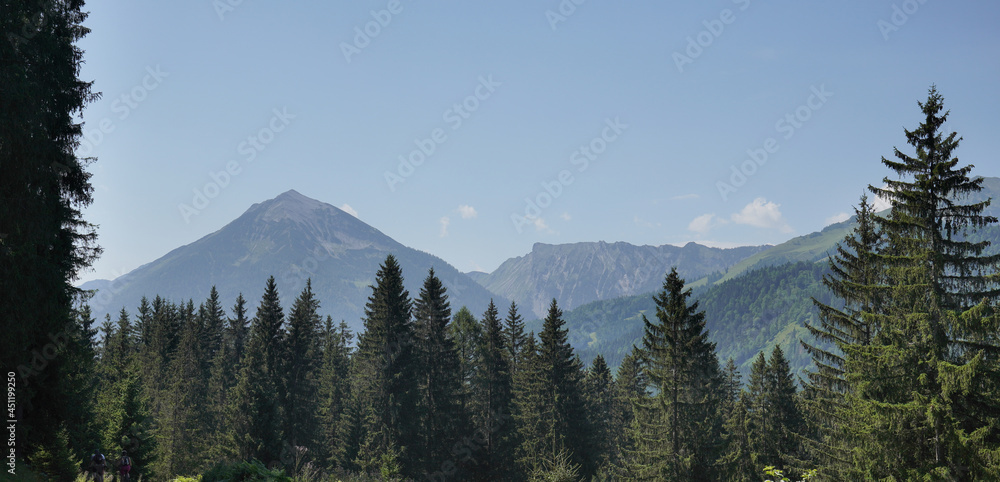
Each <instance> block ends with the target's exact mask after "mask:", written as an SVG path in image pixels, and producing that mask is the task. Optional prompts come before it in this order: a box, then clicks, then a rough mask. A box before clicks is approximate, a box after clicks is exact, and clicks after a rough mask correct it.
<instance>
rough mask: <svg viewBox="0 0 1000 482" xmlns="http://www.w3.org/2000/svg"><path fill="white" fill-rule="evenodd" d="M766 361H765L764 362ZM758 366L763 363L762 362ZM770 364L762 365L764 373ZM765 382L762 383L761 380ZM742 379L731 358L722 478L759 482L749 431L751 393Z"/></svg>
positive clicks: (724, 407)
mask: <svg viewBox="0 0 1000 482" xmlns="http://www.w3.org/2000/svg"><path fill="white" fill-rule="evenodd" d="M760 359H762V358H760ZM757 363H760V362H759V361H758V362H757ZM765 367H766V364H763V365H759V366H758V369H759V370H763V369H764V368H765ZM761 380H762V379H761ZM741 387H742V375H741V374H740V371H739V368H738V367H737V366H736V362H734V361H733V359H732V358H731V357H730V358H729V360H727V361H726V366H725V368H724V369H723V375H722V389H723V396H724V398H723V401H722V406H721V409H720V412H721V414H722V417H723V420H724V422H723V453H722V456H720V458H719V462H718V466H719V478H720V480H727V481H743V480H750V479H756V478H757V477H758V476H759V475H760V470H758V469H757V467H756V466H755V465H754V463H753V456H752V455H751V452H752V449H751V447H750V438H749V432H748V429H749V428H750V426H749V425H748V421H749V413H748V412H749V408H748V401H749V398H750V397H749V393H748V392H747V391H745V390H743V389H742V388H741Z"/></svg>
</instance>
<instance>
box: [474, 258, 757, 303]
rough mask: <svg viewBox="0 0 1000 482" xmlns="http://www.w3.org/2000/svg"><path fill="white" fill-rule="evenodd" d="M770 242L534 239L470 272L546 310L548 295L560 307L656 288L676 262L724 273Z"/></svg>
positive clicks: (682, 269) (691, 270)
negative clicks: (490, 268)
mask: <svg viewBox="0 0 1000 482" xmlns="http://www.w3.org/2000/svg"><path fill="white" fill-rule="evenodd" d="M766 248H768V246H747V247H740V248H733V249H720V248H709V247H706V246H702V245H699V244H695V243H688V244H687V245H685V246H683V247H680V246H673V245H663V246H635V245H632V244H629V243H622V242H619V243H605V242H603V241H601V242H596V243H574V244H560V245H551V244H542V243H536V244H535V245H534V247H533V248H532V250H531V253H528V254H527V255H525V256H521V257H517V258H511V259H509V260H507V261H505V262H504V263H503V264H501V265H500V267H499V268H497V269H496V271H494V272H492V273H490V274H483V273H477V274H475V276H474V278H473V279H475V280H476V281H478V282H479V283H481V284H482V285H483V286H484V287H486V288H487V289H488V290H490V291H491V292H493V293H496V294H498V295H500V296H503V297H506V298H508V299H512V300H514V301H516V302H517V303H518V305H520V306H521V307H522V308H523V309H524V310H525V311H528V310H530V311H531V312H532V313H534V314H535V316H538V317H543V316H545V313H546V310H547V309H548V306H549V302H550V301H551V300H552V298H555V299H556V300H558V301H559V306H560V307H561V308H562V309H564V310H569V309H573V308H575V307H577V306H581V305H584V304H587V303H590V302H592V301H595V300H603V299H609V298H618V297H621V296H630V295H635V294H639V293H647V292H651V291H655V290H657V289H659V288H660V286H661V285H662V284H663V279H664V276H665V275H666V273H667V271H668V270H670V268H671V267H673V266H676V267H677V270H678V272H679V273H680V275H681V276H682V277H685V278H686V279H690V280H697V279H700V278H702V277H705V276H709V275H712V274H713V273H720V274H721V273H723V272H725V271H726V270H727V269H728V268H729V267H730V266H733V265H735V264H736V263H738V262H739V261H741V260H743V259H744V258H747V257H748V256H751V255H753V254H756V253H758V252H760V251H762V250H764V249H766Z"/></svg>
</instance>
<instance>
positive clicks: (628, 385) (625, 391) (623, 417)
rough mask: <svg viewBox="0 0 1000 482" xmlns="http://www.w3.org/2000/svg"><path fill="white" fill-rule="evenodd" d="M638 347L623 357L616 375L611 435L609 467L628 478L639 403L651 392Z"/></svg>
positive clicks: (622, 476) (613, 471) (615, 472)
mask: <svg viewBox="0 0 1000 482" xmlns="http://www.w3.org/2000/svg"><path fill="white" fill-rule="evenodd" d="M637 352H638V350H637V349H636V347H635V346H633V347H632V348H631V349H630V350H629V352H628V354H626V355H625V357H624V358H622V363H621V365H620V366H619V367H618V373H617V375H616V376H615V394H614V408H613V415H614V419H613V420H614V422H613V430H614V432H613V434H612V438H611V442H610V443H611V450H612V454H611V458H610V463H609V466H610V468H611V472H612V473H613V474H614V475H616V476H617V478H625V477H627V474H628V472H627V470H626V465H627V464H626V461H627V459H628V456H629V454H630V453H631V452H632V451H633V450H634V449H635V444H634V443H633V442H634V439H633V438H632V430H631V427H632V424H633V423H634V422H635V410H634V406H635V405H640V404H641V402H642V400H643V399H645V398H646V397H647V396H648V394H647V392H646V387H647V385H648V383H647V381H646V378H645V376H644V375H643V373H642V366H641V364H640V361H639V356H638V353H637Z"/></svg>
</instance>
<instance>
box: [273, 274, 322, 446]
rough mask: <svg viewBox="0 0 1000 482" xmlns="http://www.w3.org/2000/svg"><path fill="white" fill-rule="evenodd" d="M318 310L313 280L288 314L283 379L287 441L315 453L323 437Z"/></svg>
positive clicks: (307, 283)
mask: <svg viewBox="0 0 1000 482" xmlns="http://www.w3.org/2000/svg"><path fill="white" fill-rule="evenodd" d="M318 310H319V301H318V300H317V299H316V297H315V295H314V294H313V291H312V280H311V279H308V280H306V287H305V288H303V290H302V293H301V294H299V297H298V298H297V299H296V300H295V303H294V304H293V305H292V309H291V311H290V312H289V313H288V332H287V334H286V336H285V343H284V357H283V358H284V360H283V370H284V374H285V375H284V377H282V380H283V382H284V383H283V387H282V388H283V391H284V397H283V399H282V403H283V410H282V413H283V419H284V430H283V433H284V436H285V441H286V442H287V443H288V444H289V445H290V446H291V447H305V448H306V449H308V450H309V451H310V452H314V453H315V452H316V451H317V445H316V440H317V437H318V435H319V434H318V433H317V431H316V429H317V427H318V419H317V411H318V402H319V399H318V388H319V387H318V371H319V368H320V363H321V361H322V355H321V352H320V332H319V330H320V323H321V319H320V317H319V313H317V311H318ZM286 455H288V454H286ZM286 458H287V457H286Z"/></svg>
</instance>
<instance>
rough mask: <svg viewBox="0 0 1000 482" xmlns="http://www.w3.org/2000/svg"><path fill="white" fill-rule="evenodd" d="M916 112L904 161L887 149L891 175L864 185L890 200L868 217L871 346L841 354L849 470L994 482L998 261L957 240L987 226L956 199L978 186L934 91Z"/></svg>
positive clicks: (998, 445)
mask: <svg viewBox="0 0 1000 482" xmlns="http://www.w3.org/2000/svg"><path fill="white" fill-rule="evenodd" d="M919 105H920V107H921V109H922V113H923V115H924V121H923V122H922V123H921V124H920V126H918V127H917V128H916V129H915V130H912V131H910V130H906V131H905V134H906V140H907V143H908V144H910V145H911V146H912V147H913V148H914V150H915V156H911V155H908V154H905V153H903V152H902V151H900V150H899V149H896V150H895V151H894V154H895V157H896V159H894V160H889V159H885V158H883V159H882V163H883V164H884V165H885V166H886V167H888V168H889V169H890V170H892V171H893V172H894V173H895V174H897V175H898V179H892V178H889V177H886V178H885V179H884V182H885V184H886V187H885V188H876V187H873V186H869V189H870V190H871V191H872V192H873V193H875V194H876V195H879V196H880V197H882V198H884V199H887V200H889V201H890V202H891V204H892V211H891V212H890V214H889V215H888V216H887V217H881V216H876V222H877V223H878V225H879V227H880V229H881V231H882V232H883V233H885V236H886V246H885V249H884V250H883V253H881V255H880V259H881V261H882V263H883V264H884V266H885V276H886V285H887V287H888V288H887V292H888V294H889V296H887V297H886V299H884V300H882V301H883V303H884V306H883V307H882V308H881V313H879V316H880V320H881V321H880V327H879V328H880V329H879V331H878V332H877V333H875V334H874V336H873V338H872V340H871V343H870V344H869V345H867V346H865V345H860V344H851V345H848V346H845V347H844V351H845V354H846V357H845V358H846V359H845V368H844V372H845V373H844V377H845V379H846V380H847V381H848V383H849V387H848V390H847V394H846V396H845V404H846V406H847V408H846V410H845V416H844V420H845V423H844V428H845V430H844V431H845V432H846V437H847V438H849V439H850V440H851V442H852V444H853V446H854V447H855V448H854V449H853V450H852V453H851V463H850V465H851V466H852V467H853V468H854V469H855V470H856V472H855V473H854V474H853V475H855V476H859V477H864V478H886V477H896V478H918V477H938V478H945V479H947V478H955V479H984V478H996V477H1000V464H998V463H997V462H996V460H997V456H998V454H1000V436H997V435H996V430H995V429H994V428H993V427H995V426H996V424H997V423H998V418H997V416H996V413H998V412H1000V402H998V400H1000V397H998V394H1000V387H998V384H1000V382H998V380H1000V368H998V362H997V360H998V359H1000V342H998V341H997V339H996V333H997V328H998V319H997V316H996V315H995V314H994V313H995V307H996V302H997V299H998V298H1000V287H998V283H997V281H996V273H997V264H998V262H1000V254H997V255H992V256H986V255H984V254H983V253H984V250H985V249H986V248H987V247H988V245H989V243H988V242H987V241H981V242H973V241H969V238H968V235H969V234H974V232H975V230H977V229H978V228H982V227H984V226H987V225H992V224H995V223H996V221H997V220H996V218H994V217H991V216H987V215H984V214H983V212H984V210H985V209H986V208H987V206H989V202H990V201H989V200H985V201H980V202H972V203H967V202H966V199H967V198H968V196H970V195H973V194H975V193H977V192H979V191H981V190H982V182H983V181H982V178H970V173H971V170H972V167H973V166H971V165H967V166H963V167H958V163H959V161H958V158H956V157H953V152H954V150H955V149H956V148H957V147H958V144H959V142H960V141H961V139H960V138H959V137H958V135H957V134H956V133H954V132H952V133H950V134H945V133H944V132H943V131H942V127H943V125H944V123H945V122H946V121H947V118H948V113H947V112H942V110H943V99H942V97H941V95H940V94H939V93H938V92H937V90H936V88H934V87H932V88H931V89H930V91H929V93H928V97H927V100H926V101H924V102H921V103H920V104H919Z"/></svg>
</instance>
